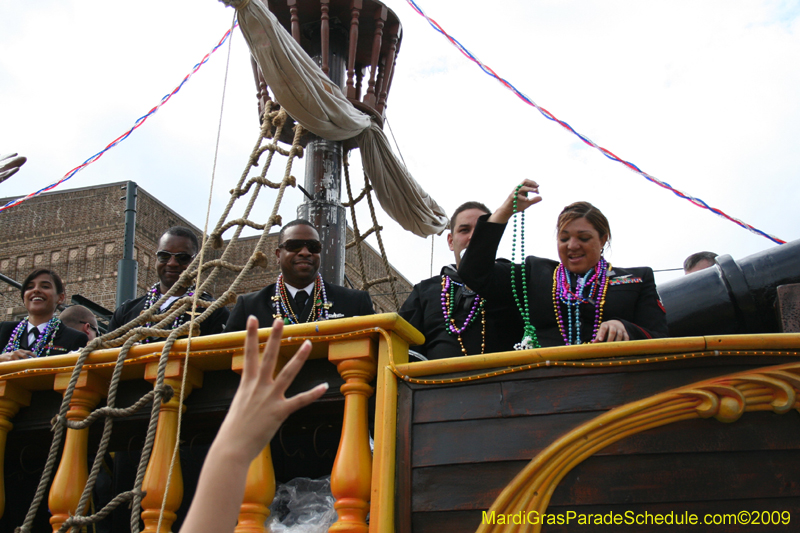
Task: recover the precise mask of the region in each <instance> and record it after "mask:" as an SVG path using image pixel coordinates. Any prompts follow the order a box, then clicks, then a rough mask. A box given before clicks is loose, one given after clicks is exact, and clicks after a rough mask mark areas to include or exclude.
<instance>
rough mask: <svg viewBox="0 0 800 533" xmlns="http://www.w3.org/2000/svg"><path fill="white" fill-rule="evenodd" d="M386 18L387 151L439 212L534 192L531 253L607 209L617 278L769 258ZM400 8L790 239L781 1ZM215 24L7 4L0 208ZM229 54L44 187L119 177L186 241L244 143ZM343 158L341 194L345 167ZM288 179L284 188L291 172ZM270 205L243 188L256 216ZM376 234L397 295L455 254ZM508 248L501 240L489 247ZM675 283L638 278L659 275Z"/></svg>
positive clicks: (253, 127) (712, 201) (796, 114)
mask: <svg viewBox="0 0 800 533" xmlns="http://www.w3.org/2000/svg"><path fill="white" fill-rule="evenodd" d="M386 4H387V6H388V7H389V8H391V9H392V10H393V11H394V12H395V13H396V14H397V16H398V17H399V19H400V21H401V23H402V25H403V38H402V46H401V49H400V53H399V55H398V58H397V65H396V70H395V75H394V81H393V84H392V88H391V93H390V95H389V98H388V107H387V112H386V115H387V118H388V124H389V125H390V126H391V132H389V138H390V139H392V135H393V137H394V139H396V146H395V150H396V152H399V154H400V155H401V156H402V158H403V159H404V160H405V162H406V164H407V166H408V168H409V170H410V171H411V173H412V174H413V175H414V177H415V178H416V179H417V181H419V182H420V183H421V184H422V185H423V187H424V188H425V189H426V190H427V192H429V193H430V194H431V195H432V196H433V198H435V199H436V200H437V202H438V203H439V204H440V205H441V206H442V207H444V209H445V210H446V211H447V212H448V213H451V212H452V211H453V210H454V209H455V208H456V207H457V206H458V205H460V204H461V203H463V202H465V201H468V200H478V201H482V202H484V203H485V204H486V205H487V206H488V207H489V208H490V209H494V208H496V207H497V206H499V205H500V204H501V203H502V201H503V199H504V198H505V197H506V196H508V194H509V193H510V192H511V191H512V190H513V189H514V187H515V185H516V184H518V183H519V182H520V181H521V180H522V179H524V178H531V179H534V180H536V181H537V182H538V183H539V184H540V191H541V194H542V197H543V201H542V202H541V203H540V204H537V205H535V206H533V207H531V208H530V209H529V210H528V211H527V216H526V220H525V246H526V253H528V254H534V255H539V256H544V257H552V258H556V239H555V227H554V226H555V221H556V217H557V215H558V213H559V212H560V210H561V209H562V208H563V207H564V206H565V205H567V204H569V203H572V202H574V201H577V200H587V201H590V202H592V203H593V204H595V205H596V206H597V207H599V208H600V209H601V210H602V211H603V212H604V213H605V214H606V216H607V217H608V219H609V221H610V224H611V231H612V246H611V249H610V251H609V252H608V253H607V258H608V259H609V260H610V261H611V263H612V264H618V265H620V266H629V267H630V266H641V265H647V266H650V267H652V268H654V269H656V270H657V271H658V270H666V269H676V268H679V267H680V266H681V264H682V262H683V259H684V258H685V257H686V256H688V255H689V254H691V253H694V252H697V251H701V250H711V251H714V252H717V253H719V254H730V255H732V256H733V257H734V259H737V260H738V259H742V258H744V257H747V256H749V255H752V254H755V253H758V252H761V251H763V250H767V249H769V248H771V247H773V246H775V244H774V243H772V242H771V241H769V240H768V239H766V238H764V237H762V236H759V235H755V234H753V233H751V232H749V231H747V230H745V229H742V228H741V227H739V226H737V225H735V224H733V223H731V222H729V221H727V220H724V219H723V218H721V217H719V216H717V215H715V214H713V213H711V212H709V211H707V210H704V209H700V208H698V207H695V206H694V205H692V204H691V203H689V202H688V201H686V200H682V199H680V198H678V197H677V196H676V195H674V194H673V193H672V192H670V191H667V190H665V189H663V188H661V187H658V186H656V185H654V184H652V183H650V182H648V181H647V180H645V179H644V178H643V177H641V176H640V175H638V174H636V173H635V172H632V171H630V170H628V169H627V168H626V167H625V166H623V165H621V164H619V163H616V162H613V161H611V160H609V159H607V158H606V157H605V156H603V155H602V154H601V153H600V152H598V151H597V150H595V149H593V148H591V147H589V146H586V145H585V144H584V143H583V142H581V141H580V140H579V139H578V138H577V137H576V136H574V135H573V134H572V133H569V132H567V131H566V130H564V129H563V128H562V127H560V126H559V125H558V124H556V123H554V122H552V121H550V120H548V119H546V118H544V117H543V116H542V115H541V114H540V113H539V112H538V111H537V110H536V109H534V108H532V107H530V106H528V105H527V104H525V103H524V102H522V101H521V100H520V99H519V98H517V97H516V96H515V95H514V94H512V93H511V92H509V91H508V90H507V89H505V88H504V87H503V86H502V85H501V84H500V83H498V82H497V81H495V80H493V79H491V78H490V77H489V76H487V75H486V74H484V73H483V72H482V71H481V70H480V69H479V68H478V67H477V66H475V65H474V64H472V63H470V62H469V61H468V60H467V59H466V58H465V57H464V56H463V55H462V54H461V53H460V52H459V51H458V50H456V49H455V48H454V47H452V45H450V44H449V43H448V41H447V40H446V39H445V38H443V37H442V36H441V35H439V34H438V33H436V32H435V31H434V30H433V29H432V28H431V27H430V26H429V25H428V23H427V22H426V21H425V19H424V18H422V17H421V16H419V15H418V14H416V13H415V12H414V11H413V10H412V9H411V7H410V6H409V5H408V4H407V3H406V2H404V1H401V0H390V1H387V2H386ZM418 5H419V6H420V7H421V8H422V9H423V10H424V11H425V12H426V13H427V14H428V15H429V16H430V17H432V18H433V19H436V20H437V21H438V22H439V24H440V25H441V26H442V27H444V28H445V29H446V30H447V31H448V32H449V33H450V34H451V35H453V36H454V37H456V38H457V39H458V40H459V41H460V42H461V43H462V44H463V45H464V46H465V47H466V48H468V49H469V50H470V51H471V52H472V53H473V54H475V55H476V56H477V57H479V58H480V59H481V60H482V61H483V62H484V63H485V64H487V65H489V66H490V67H491V68H492V69H494V70H495V71H496V72H497V73H498V74H500V75H501V76H503V77H505V78H506V79H507V80H509V81H510V82H511V83H512V84H514V85H515V86H516V87H517V88H518V89H519V90H520V91H522V92H523V93H525V94H526V95H527V96H528V97H529V98H530V99H531V100H533V101H535V102H536V103H537V104H538V105H540V106H542V107H544V108H546V109H547V110H549V111H550V112H551V113H552V114H553V115H555V116H556V117H558V118H560V119H561V120H563V121H565V122H568V123H569V124H570V125H572V127H573V128H575V130H577V131H579V132H580V133H582V134H583V135H585V136H586V137H588V138H590V139H592V140H593V141H594V142H595V143H597V144H598V145H600V146H603V147H605V148H606V149H608V150H610V151H611V152H614V153H615V154H617V155H618V156H620V157H621V158H623V159H626V160H628V161H631V162H632V163H634V164H635V165H637V166H638V167H639V168H641V169H642V170H644V171H646V172H648V173H649V174H651V175H653V176H655V177H656V178H658V179H660V180H662V181H664V182H667V183H669V184H671V185H672V186H673V187H675V188H677V189H679V190H682V191H684V192H685V193H688V194H690V195H692V196H695V197H698V198H701V199H702V200H704V201H706V202H707V203H708V204H709V205H711V206H714V207H716V208H718V209H720V210H722V211H724V212H726V213H728V214H729V215H731V216H733V217H736V218H739V219H741V220H743V221H745V222H747V223H749V224H751V225H753V226H755V227H756V228H758V229H760V230H762V231H765V232H766V233H768V234H771V235H774V236H776V237H778V238H780V239H783V240H786V241H792V240H795V239H798V238H800V209H798V208H797V203H798V199H799V198H800V195H799V194H798V185H797V178H798V177H800V146H799V145H800V105H798V102H799V101H800V2H798V1H757V0H745V1H738V0H724V1H716V0H704V1H697V0H692V1H684V0H669V1H655V0H648V1H644V2H643V1H641V0H603V1H593V0H583V1H570V0H541V1H539V0H537V1H533V0H521V1H506V2H502V3H489V2H476V1H473V0H462V1H459V2H452V1H449V2H448V1H443V0H420V2H418ZM233 15H234V11H233V10H232V9H230V8H226V7H225V6H224V5H223V4H221V3H219V2H216V1H214V0H174V1H173V2H161V1H159V2H156V1H154V0H140V1H138V2H127V3H116V2H112V3H109V2H102V3H101V2H98V1H96V0H93V1H89V0H81V1H78V0H60V1H54V0H39V1H36V2H5V3H4V4H3V6H2V7H1V8H0V155H2V154H7V153H11V152H17V153H19V154H20V155H23V156H25V157H27V158H28V162H27V163H26V164H25V165H24V166H23V167H22V169H21V170H20V172H19V173H17V174H16V175H15V176H13V177H12V178H10V179H8V180H7V181H5V182H4V183H0V197H9V196H14V195H24V194H27V193H29V192H32V191H34V190H38V189H40V188H42V187H45V186H47V185H49V184H50V183H52V182H54V181H56V180H58V179H59V178H61V177H62V176H63V175H64V174H66V173H67V172H68V171H69V170H70V169H72V168H74V167H76V166H77V165H79V164H81V163H82V162H83V161H84V160H86V159H87V158H89V157H90V156H92V155H94V154H95V153H97V152H99V151H100V150H102V149H103V148H104V147H105V146H106V145H107V144H108V143H109V142H111V141H112V140H114V139H115V138H116V137H118V136H119V135H120V134H122V133H123V132H125V131H127V130H128V129H129V128H130V127H131V126H132V125H133V124H134V122H135V120H136V119H137V118H139V117H140V116H142V115H144V114H145V113H146V112H147V111H148V110H149V109H150V108H152V107H153V106H155V105H156V104H157V103H158V102H159V101H160V99H161V98H162V97H163V96H164V95H166V94H168V93H169V92H171V91H172V89H173V88H175V87H176V86H177V85H178V84H179V83H180V81H181V79H182V78H183V77H184V76H185V75H186V74H187V73H188V72H189V71H190V70H191V69H192V67H193V66H194V65H195V64H196V63H197V62H198V61H199V60H200V59H201V58H202V57H203V56H204V55H205V54H206V53H207V52H209V51H210V50H211V49H212V48H213V46H214V45H215V44H216V43H217V42H218V41H219V39H220V38H221V37H222V35H223V34H224V33H225V31H226V30H227V29H228V28H229V27H230V26H231V22H232V18H233ZM227 54H228V46H227V43H226V45H225V46H224V47H222V48H220V49H219V50H218V51H217V52H216V53H215V54H214V55H213V56H212V57H211V59H210V60H209V62H208V63H207V64H205V65H204V66H203V67H202V68H201V69H200V70H199V71H198V72H197V73H196V74H195V75H194V77H193V78H192V79H191V80H190V81H189V82H188V83H187V84H186V85H184V87H183V88H182V89H181V91H180V92H178V93H177V94H176V95H175V96H173V98H172V99H171V100H170V101H169V102H168V103H167V104H166V105H164V106H163V107H162V108H161V109H160V110H159V111H158V112H157V113H156V114H155V115H153V116H151V117H150V118H149V119H148V120H147V122H145V124H143V125H142V126H141V127H140V128H139V129H137V130H136V131H135V132H134V133H133V134H132V135H131V136H130V137H129V138H128V139H127V140H125V141H124V142H122V143H121V144H119V145H118V146H117V147H115V148H113V149H112V150H110V151H109V152H108V153H106V154H105V155H103V157H102V158H101V159H99V160H98V161H97V162H95V163H94V164H92V165H90V166H89V167H87V168H86V169H85V170H83V171H81V172H79V173H78V174H76V175H75V176H74V177H73V178H72V179H70V180H69V181H67V182H66V183H64V184H62V185H61V186H60V187H59V188H58V189H56V190H66V189H69V188H77V187H86V186H91V185H98V184H103V183H111V182H117V181H125V180H133V181H136V182H137V183H138V184H139V186H140V187H142V188H144V189H145V190H147V191H148V192H150V193H152V194H155V195H156V196H158V197H159V198H160V199H161V200H162V201H163V202H164V203H165V204H167V205H168V206H170V207H171V208H172V209H174V210H175V211H177V212H179V213H180V214H182V215H183V216H185V217H186V218H188V219H189V220H190V221H191V222H192V223H193V224H195V225H196V226H198V227H200V228H203V227H204V226H205V221H206V213H207V206H208V204H209V196H210V197H211V202H210V203H211V208H210V222H209V228H211V227H213V226H214V224H215V222H216V221H217V219H218V218H219V215H220V213H221V211H222V209H223V207H224V206H225V204H226V203H227V200H228V195H229V193H228V191H229V190H230V189H231V188H232V187H233V185H234V184H235V183H236V181H237V180H238V179H239V177H240V175H241V173H242V170H243V169H244V167H245V164H246V162H247V159H248V157H249V154H250V152H251V150H252V148H253V145H254V143H255V141H256V139H257V135H258V129H257V128H258V116H257V103H256V96H255V93H256V90H255V85H254V82H253V77H252V71H251V68H250V62H249V52H248V50H247V45H246V43H245V42H244V39H243V37H242V35H241V33H240V32H239V30H238V29H237V30H235V32H234V34H233V39H232V44H231V48H230V61H229V62H228V59H227ZM226 70H227V71H228V76H227V84H226V83H225V73H226ZM223 87H224V92H225V98H224V104H223V98H222V96H223ZM221 110H222V112H221ZM218 130H219V131H220V138H219V156H218V161H217V166H216V170H215V171H213V168H214V152H215V145H216V143H217V132H218ZM351 157H352V159H353V160H354V166H353V168H352V169H351V175H353V176H354V178H353V179H354V186H358V184H360V183H361V182H362V181H361V180H362V178H361V176H362V174H361V171H360V169H359V167H358V154H357V153H353V154H351ZM281 165H282V163H281ZM281 165H275V166H276V168H280V170H281V174H282V166H281ZM212 171H213V173H214V186H213V190H212V187H211V181H212ZM293 174H294V175H295V176H297V177H298V178H299V179H300V180H302V176H303V162H302V161H298V162H297V163H296V166H295V167H294V171H293ZM275 179H279V176H278V177H276V178H275ZM274 198H275V195H274V193H272V192H269V193H267V194H262V195H261V197H260V201H259V204H257V209H258V211H259V212H260V214H262V215H263V216H261V219H263V220H265V219H266V218H267V216H268V215H269V212H270V211H271V208H272V204H273V202H274ZM302 199H303V197H302V193H301V192H300V191H299V190H296V189H292V190H287V193H286V195H285V197H284V201H283V204H282V208H281V214H282V215H283V217H284V220H291V219H292V218H295V208H296V206H297V205H298V204H299V203H300V202H302ZM2 217H3V213H2V212H0V224H2ZM255 218H259V215H256V216H255ZM358 218H359V220H358V222H359V227H360V228H362V229H363V228H366V227H367V226H368V213H367V212H366V211H365V210H364V209H361V210H360V211H359V215H358ZM263 220H262V221H263ZM378 222H379V223H380V224H381V225H382V226H383V227H384V241H385V244H386V249H387V254H388V256H389V261H390V262H391V263H392V264H393V265H395V266H396V267H397V268H398V269H399V270H400V272H401V273H402V274H403V275H404V276H405V277H406V278H407V279H408V280H409V281H410V282H412V283H416V282H418V281H420V280H422V279H425V278H427V277H429V276H430V275H432V273H433V274H437V273H438V271H439V269H440V267H441V266H442V265H444V264H446V263H450V262H453V255H452V252H450V251H449V250H448V248H447V241H446V239H445V235H446V233H445V234H443V235H442V236H438V237H435V238H428V239H422V238H420V237H417V236H415V235H413V234H411V233H408V232H405V231H404V230H402V229H401V228H400V227H399V226H398V225H397V224H396V223H395V222H394V221H392V220H391V219H390V218H389V217H388V216H387V215H386V214H385V213H383V212H379V213H378ZM226 235H227V234H226ZM432 241H433V242H432ZM371 242H372V244H373V246H376V247H377V245H376V244H375V241H374V239H372V241H371ZM431 250H433V252H431ZM409 252H411V253H409ZM510 252H511V232H510V231H509V232H508V233H507V235H506V236H505V238H504V240H503V243H502V244H501V248H500V255H503V256H505V257H510ZM431 272H432V273H431ZM680 275H681V273H680V272H657V275H656V281H657V282H658V283H664V282H666V281H668V280H671V279H675V278H676V277H679V276H680Z"/></svg>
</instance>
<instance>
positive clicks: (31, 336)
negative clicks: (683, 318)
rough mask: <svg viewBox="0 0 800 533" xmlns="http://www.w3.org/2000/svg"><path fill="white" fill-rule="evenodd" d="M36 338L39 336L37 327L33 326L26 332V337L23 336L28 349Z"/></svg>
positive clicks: (34, 342)
mask: <svg viewBox="0 0 800 533" xmlns="http://www.w3.org/2000/svg"><path fill="white" fill-rule="evenodd" d="M38 338H39V328H37V327H36V326H34V327H33V328H31V330H30V331H29V332H28V335H27V337H26V338H25V340H26V341H27V343H26V344H27V345H28V346H27V348H28V349H30V348H31V347H33V345H34V344H36V339H38ZM31 339H33V340H31Z"/></svg>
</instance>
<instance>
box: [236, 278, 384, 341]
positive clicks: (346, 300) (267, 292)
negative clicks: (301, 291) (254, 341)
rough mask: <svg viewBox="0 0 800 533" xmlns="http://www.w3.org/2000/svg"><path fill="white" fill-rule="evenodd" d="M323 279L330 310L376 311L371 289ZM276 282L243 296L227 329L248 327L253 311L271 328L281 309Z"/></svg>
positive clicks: (348, 314) (261, 324)
mask: <svg viewBox="0 0 800 533" xmlns="http://www.w3.org/2000/svg"><path fill="white" fill-rule="evenodd" d="M323 283H324V284H325V293H326V294H327V296H328V302H329V303H330V304H331V307H330V309H329V310H328V313H330V314H331V315H334V314H336V315H342V317H352V316H364V315H374V314H375V309H373V307H372V299H371V298H370V297H369V293H368V292H366V291H358V290H355V289H348V288H347V287H340V286H339V285H331V284H330V283H328V282H327V281H323ZM275 285H276V284H275V283H273V284H272V285H268V286H267V287H265V288H263V289H261V290H260V291H257V292H251V293H250V294H244V295H242V296H239V298H238V299H237V300H236V305H235V306H234V307H233V311H231V316H230V318H229V319H228V325H227V326H225V331H226V332H228V331H243V330H244V329H246V328H247V317H249V316H250V315H253V316H255V317H256V318H258V327H259V328H271V327H272V322H273V321H274V320H275V319H274V315H275V314H276V313H277V312H278V307H277V306H278V302H273V301H272V297H273V296H275ZM310 304H311V302H310V301H309V303H308V304H307V305H306V308H308V307H309V305H310ZM335 318H341V317H335Z"/></svg>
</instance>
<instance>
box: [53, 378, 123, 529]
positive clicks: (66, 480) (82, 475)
mask: <svg viewBox="0 0 800 533" xmlns="http://www.w3.org/2000/svg"><path fill="white" fill-rule="evenodd" d="M71 378H72V373H71V372H64V373H61V374H56V379H55V384H54V386H53V388H54V389H55V390H57V391H60V392H62V393H64V392H66V390H67V387H68V386H69V382H70V379H71ZM107 392H108V380H107V379H105V378H103V377H100V376H98V375H97V374H94V373H92V372H90V371H88V370H84V371H83V372H81V373H80V376H79V377H78V382H77V383H76V385H75V390H74V391H73V393H72V399H71V400H70V402H69V410H68V411H67V420H70V421H80V420H83V419H85V418H86V417H87V416H89V414H90V413H91V412H92V409H94V408H95V407H96V406H97V403H98V402H99V401H100V398H102V397H104V396H105V395H106V394H107ZM88 453H89V428H84V429H67V430H66V435H65V437H64V450H63V451H62V454H61V462H60V463H59V465H58V471H56V475H55V477H53V484H52V485H51V486H50V497H49V498H48V500H47V501H48V504H49V506H50V513H52V515H53V516H51V517H50V525H51V526H52V527H53V531H58V529H59V528H60V527H61V524H63V523H64V521H66V519H67V518H69V517H70V515H74V514H75V512H76V511H77V509H78V502H80V499H81V493H82V492H83V489H84V487H85V486H86V480H87V479H88V477H89V467H88V464H87V457H88ZM81 511H83V509H81Z"/></svg>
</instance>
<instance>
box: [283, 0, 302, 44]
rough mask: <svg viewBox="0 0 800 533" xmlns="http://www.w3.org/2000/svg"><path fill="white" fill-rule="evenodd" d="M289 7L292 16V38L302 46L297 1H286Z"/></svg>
mask: <svg viewBox="0 0 800 533" xmlns="http://www.w3.org/2000/svg"><path fill="white" fill-rule="evenodd" d="M286 5H287V6H289V13H291V14H292V37H294V40H295V41H297V44H300V17H299V15H298V14H297V0H286Z"/></svg>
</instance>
